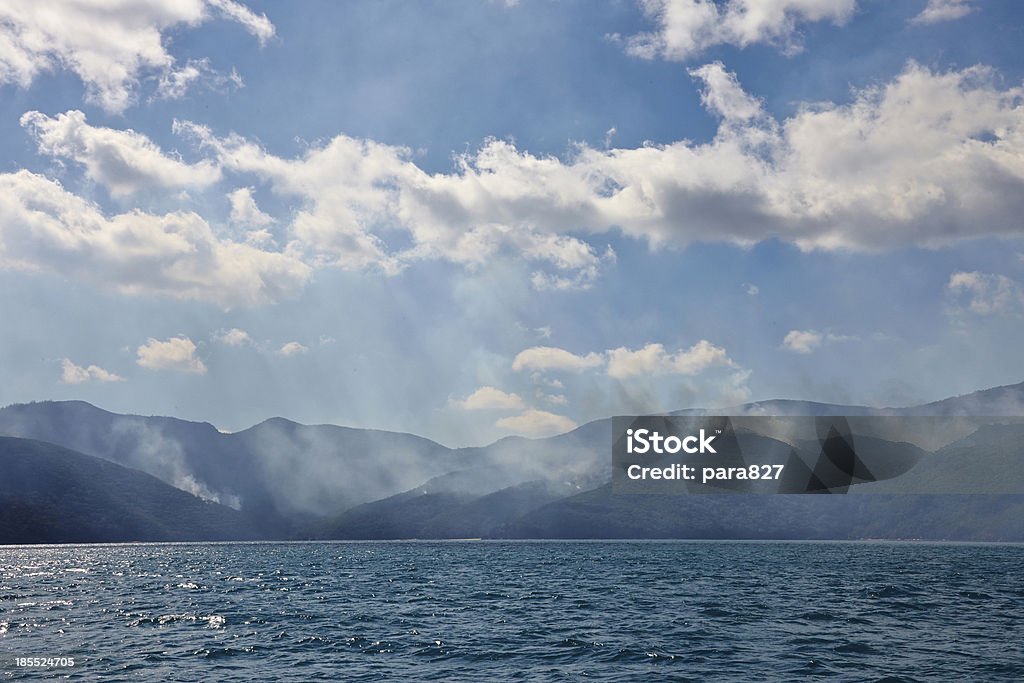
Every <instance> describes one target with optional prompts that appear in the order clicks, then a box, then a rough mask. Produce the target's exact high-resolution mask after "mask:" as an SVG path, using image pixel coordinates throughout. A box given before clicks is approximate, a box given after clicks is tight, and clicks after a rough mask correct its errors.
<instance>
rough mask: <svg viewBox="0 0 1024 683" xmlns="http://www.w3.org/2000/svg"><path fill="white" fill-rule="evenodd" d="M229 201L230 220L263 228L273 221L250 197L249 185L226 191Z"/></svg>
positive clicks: (246, 225)
mask: <svg viewBox="0 0 1024 683" xmlns="http://www.w3.org/2000/svg"><path fill="white" fill-rule="evenodd" d="M228 201H230V202H231V215H230V220H231V222H232V223H235V224H237V225H241V226H243V227H247V228H265V227H267V226H268V225H271V224H273V223H274V218H273V216H270V215H269V214H266V213H264V212H263V211H261V210H260V207H259V206H257V205H256V200H255V199H253V197H252V188H251V187H240V188H238V189H237V190H234V191H232V192H229V193H228Z"/></svg>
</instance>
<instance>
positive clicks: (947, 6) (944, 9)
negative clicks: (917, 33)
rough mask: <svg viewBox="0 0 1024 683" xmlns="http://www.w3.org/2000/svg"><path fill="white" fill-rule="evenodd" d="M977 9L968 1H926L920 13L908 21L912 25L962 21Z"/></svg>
mask: <svg viewBox="0 0 1024 683" xmlns="http://www.w3.org/2000/svg"><path fill="white" fill-rule="evenodd" d="M976 9H978V8H977V7H975V6H974V4H973V3H971V2H969V0H928V4H927V5H926V6H925V8H924V9H923V10H921V13H920V14H918V15H917V16H915V17H914V18H913V19H911V20H910V23H912V24H938V23H940V22H943V21H955V20H957V19H963V18H964V17H966V16H967V15H968V14H970V13H971V12H973V11H975V10H976Z"/></svg>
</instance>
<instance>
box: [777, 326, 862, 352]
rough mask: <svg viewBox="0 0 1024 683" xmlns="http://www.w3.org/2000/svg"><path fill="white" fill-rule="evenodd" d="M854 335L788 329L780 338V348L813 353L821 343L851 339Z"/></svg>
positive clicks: (853, 338)
mask: <svg viewBox="0 0 1024 683" xmlns="http://www.w3.org/2000/svg"><path fill="white" fill-rule="evenodd" d="M855 339H856V337H854V336H851V335H845V334H834V333H832V332H818V331H817V330H790V331H789V332H787V333H786V336H785V337H784V338H783V340H782V348H784V349H786V350H787V351H792V352H793V353H803V354H808V353H813V352H814V351H816V350H817V349H819V348H820V347H821V346H822V345H824V344H826V343H832V342H844V341H853V340H855Z"/></svg>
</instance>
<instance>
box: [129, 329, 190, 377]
mask: <svg viewBox="0 0 1024 683" xmlns="http://www.w3.org/2000/svg"><path fill="white" fill-rule="evenodd" d="M136 355H137V359H136V361H135V362H136V363H138V364H139V365H140V366H142V367H144V368H148V369H150V370H171V371H174V372H190V373H195V374H198V375H202V374H205V373H206V365H204V364H203V361H202V360H201V359H200V358H197V357H196V345H195V342H193V341H192V340H191V339H189V338H188V337H185V336H179V337H171V338H170V339H165V340H163V341H161V340H159V339H153V338H152V337H150V338H149V341H147V342H146V343H145V344H143V345H142V346H140V347H139V348H138V349H136Z"/></svg>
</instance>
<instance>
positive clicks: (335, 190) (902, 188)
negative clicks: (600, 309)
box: [176, 63, 1024, 289]
mask: <svg viewBox="0 0 1024 683" xmlns="http://www.w3.org/2000/svg"><path fill="white" fill-rule="evenodd" d="M691 73H692V75H693V77H694V78H695V79H697V80H698V81H699V82H700V83H701V87H702V97H703V101H704V104H705V106H706V107H707V108H708V109H709V111H711V112H712V113H714V114H715V115H716V116H718V117H720V118H721V123H720V125H719V127H718V131H717V134H716V135H715V137H714V138H713V139H712V140H711V141H709V142H707V143H703V144H696V143H692V142H689V141H680V142H676V143H672V144H667V145H646V146H643V147H640V148H636V149H600V150H598V149H593V148H590V147H588V146H586V145H582V144H581V145H578V146H576V147H575V148H574V149H573V151H572V152H571V153H570V154H569V155H567V157H566V158H556V157H550V156H536V155H533V154H531V153H529V152H526V151H523V150H520V149H518V148H516V146H515V145H514V144H512V143H511V142H507V141H501V140H488V141H486V142H485V143H484V144H483V146H482V147H481V148H480V149H478V150H476V151H472V152H467V153H465V154H461V155H458V156H457V157H456V159H455V162H456V168H455V170H453V171H452V172H448V173H427V172H425V171H423V170H422V169H420V168H419V167H417V166H416V165H415V163H413V161H412V159H411V152H410V151H409V150H407V149H404V148H400V147H394V146H389V145H383V144H380V143H376V142H373V141H367V140H359V139H354V138H350V137H347V136H337V137H335V138H333V139H332V140H330V141H329V142H327V143H325V144H323V145H321V146H318V147H314V148H312V149H310V150H308V151H307V152H305V153H304V154H303V155H302V156H300V157H298V158H292V159H288V158H282V157H278V156H275V155H273V154H270V153H269V152H267V151H266V150H264V149H263V148H262V147H260V146H259V145H257V144H255V143H253V142H251V141H249V140H247V139H245V138H242V137H240V136H237V135H227V136H217V135H214V134H213V133H212V132H211V131H210V130H208V129H206V128H204V127H202V126H198V125H196V124H191V123H187V122H178V123H177V124H176V126H177V130H178V131H179V132H181V133H185V134H188V135H191V136H192V137H194V138H195V139H196V140H198V142H199V144H200V145H201V146H202V147H203V148H205V149H208V150H210V152H211V153H212V154H214V155H215V157H216V159H217V160H218V163H220V164H221V165H222V166H223V168H225V169H229V170H231V171H233V172H237V173H244V174H254V175H255V176H257V177H259V178H261V179H262V180H264V181H265V182H267V183H268V184H269V186H270V187H271V189H272V190H273V191H275V192H277V193H279V194H283V195H289V196H294V197H297V198H299V199H300V201H301V202H302V206H301V208H300V209H299V210H298V211H296V212H295V213H294V217H293V219H292V221H291V223H290V225H289V226H288V234H289V235H290V236H291V238H292V239H293V241H294V243H295V244H296V245H297V247H296V248H299V249H301V250H302V253H303V254H304V255H305V256H304V257H305V258H306V259H307V260H308V261H309V262H311V263H316V264H322V265H325V264H334V265H339V266H342V267H346V268H375V269H378V270H380V271H383V272H386V273H396V272H398V271H400V270H401V269H402V268H404V267H406V266H407V265H408V264H410V263H414V262H416V261H418V260H423V259H431V258H442V259H446V260H448V261H451V262H454V263H459V264H463V265H465V266H466V267H469V268H473V267H477V266H479V265H481V264H483V263H485V262H487V260H488V259H490V258H493V257H494V256H495V255H497V254H500V253H502V252H509V253H514V254H518V255H520V256H521V257H522V258H524V259H526V260H527V261H530V262H533V263H536V264H537V265H538V266H539V267H538V268H537V269H536V271H535V275H534V278H533V282H534V285H535V286H536V287H539V288H548V289H560V288H573V287H577V288H578V287H585V286H587V284H588V283H589V282H592V281H593V278H595V277H597V276H598V275H599V274H600V272H601V271H602V269H604V268H606V267H608V264H610V263H612V262H613V261H614V253H613V252H609V251H607V250H604V249H602V248H600V247H599V246H597V245H596V244H594V242H595V236H596V235H599V234H604V233H610V232H613V231H615V232H621V233H622V234H625V235H627V236H631V237H634V238H639V239H643V240H646V241H648V242H649V243H650V244H651V245H652V246H656V247H658V246H662V245H665V244H675V245H685V244H689V243H692V242H695V241H712V242H723V241H724V242H729V243H733V244H738V245H750V244H754V243H756V242H759V241H762V240H766V239H773V238H774V239H780V240H783V241H787V242H790V243H794V244H796V245H798V246H799V247H800V248H802V249H805V250H813V249H828V250H833V249H853V250H879V249H886V248H896V247H900V246H905V245H923V246H927V247H935V246H940V245H947V244H950V243H952V242H955V241H957V240H960V239H968V238H974V237H979V236H1019V235H1020V234H1021V232H1022V231H1024V225H1022V223H1021V222H1020V221H1019V220H1018V218H1017V217H1018V216H1020V215H1021V214H1022V213H1024V107H1022V106H1021V102H1022V100H1024V89H1022V88H1021V87H1019V86H1017V87H1003V86H1002V84H1001V83H1000V80H999V78H998V75H997V74H996V73H995V72H994V71H992V70H991V69H989V68H986V67H980V66H978V67H970V68H966V69H962V70H956V71H949V72H935V71H932V70H930V69H928V68H926V67H923V66H920V65H918V64H915V63H910V64H908V65H907V67H906V68H905V69H904V70H903V72H902V73H900V74H899V75H898V76H896V77H895V79H893V80H892V81H891V82H889V83H885V84H879V85H874V86H870V87H867V88H864V89H862V90H860V91H857V92H854V93H853V95H852V100H851V101H850V102H849V103H846V104H832V103H816V104H813V105H810V104H807V105H803V106H800V107H799V108H798V110H797V111H796V113H795V114H793V115H792V116H791V117H789V118H787V119H784V120H777V119H775V118H773V117H772V116H771V115H769V114H768V113H766V112H765V111H764V108H763V107H762V105H761V102H760V101H759V100H758V99H757V98H755V97H753V96H751V95H749V94H747V93H746V92H744V91H743V89H742V87H741V85H740V83H739V82H738V80H737V79H736V77H735V75H734V74H731V73H729V72H728V71H727V70H726V69H725V68H724V66H722V65H721V64H719V63H712V64H709V65H705V66H702V67H699V68H696V69H693V70H692V71H691ZM396 236H397V238H398V239H392V238H393V237H396ZM392 243H394V244H395V245H396V246H391V244H392ZM397 245H400V246H397Z"/></svg>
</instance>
